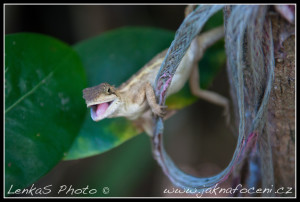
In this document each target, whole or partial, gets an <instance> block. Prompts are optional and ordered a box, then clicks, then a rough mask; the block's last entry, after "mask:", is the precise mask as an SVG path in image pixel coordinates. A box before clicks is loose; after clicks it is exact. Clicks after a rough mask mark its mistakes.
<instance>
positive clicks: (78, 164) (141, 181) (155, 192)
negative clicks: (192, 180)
mask: <svg viewBox="0 0 300 202" xmlns="http://www.w3.org/2000/svg"><path fill="white" fill-rule="evenodd" d="M184 8H185V5H143V6H141V5H5V7H4V12H5V34H11V33H16V32H37V33H42V34H46V35H50V36H53V37H55V38H58V39H60V40H62V41H64V42H66V43H68V44H70V45H73V44H75V43H77V42H80V41H81V40H85V39H88V38H90V37H94V36H97V35H100V34H101V33H103V32H105V31H109V30H112V29H116V28H119V27H123V26H152V27H158V28H164V29H169V30H173V31H174V32H175V31H176V30H177V28H178V27H179V25H180V24H181V22H182V20H183V18H184ZM228 89H229V86H228V82H227V76H226V69H225V67H224V68H223V69H222V71H220V73H219V74H218V76H217V77H216V78H215V80H214V82H213V83H212V84H211V86H210V87H209V90H212V91H216V92H219V93H220V94H222V95H224V96H226V97H229V93H228ZM222 112H223V109H222V108H221V107H218V106H215V105H213V104H211V103H208V102H206V101H203V100H199V101H197V102H196V103H195V104H193V105H191V106H189V107H187V108H185V109H183V110H181V111H180V112H178V113H177V114H176V115H175V116H174V117H172V118H171V119H170V120H168V121H167V122H166V125H165V134H166V136H167V137H166V138H165V145H166V149H167V151H168V153H169V154H170V156H171V157H172V158H173V160H174V161H175V163H177V164H178V165H179V167H180V168H182V169H183V170H184V171H186V172H188V173H191V174H194V175H196V176H209V175H214V174H217V173H218V172H219V171H221V169H224V168H225V167H226V166H227V164H228V163H229V161H230V159H231V157H232V155H233V151H234V149H235V144H236V139H235V137H234V135H233V134H232V132H231V131H230V129H229V128H228V127H227V126H226V125H225V123H224V117H223V116H222ZM223 184H224V185H223V186H229V184H228V182H227V183H223ZM46 185H52V192H51V193H50V194H48V195H47V196H57V190H58V189H59V186H61V185H68V188H69V187H70V186H72V187H73V188H75V189H77V188H84V187H86V186H87V185H88V186H89V189H92V188H94V189H97V190H98V192H97V194H95V195H93V196H107V197H112V196H122V197H134V196H139V197H146V196H156V197H158V196H176V195H174V194H164V193H163V191H164V190H165V189H167V188H168V189H172V187H174V186H173V185H172V184H171V183H170V181H169V180H168V179H167V178H166V177H165V175H164V174H163V173H162V170H161V168H160V167H159V166H158V164H157V163H156V161H155V160H154V159H153V157H152V154H151V145H150V139H149V137H148V136H147V135H145V134H142V135H139V136H137V137H134V138H132V139H130V140H129V141H127V142H125V143H124V144H122V145H121V146H119V147H116V148H114V149H112V150H110V151H108V152H105V153H103V154H100V155H97V156H93V157H89V158H85V159H80V160H74V161H65V162H61V163H59V164H58V165H57V166H56V167H55V168H54V169H53V170H52V171H51V172H49V173H48V174H47V175H46V176H44V177H42V178H41V179H40V180H39V181H38V182H36V183H35V186H36V187H43V186H46ZM104 187H109V189H110V190H109V193H108V194H106V195H104V194H103V193H102V189H103V188H104ZM59 196H61V195H59ZM68 196H71V195H70V194H69V195H68ZM72 196H76V195H72ZM177 196H183V195H177Z"/></svg>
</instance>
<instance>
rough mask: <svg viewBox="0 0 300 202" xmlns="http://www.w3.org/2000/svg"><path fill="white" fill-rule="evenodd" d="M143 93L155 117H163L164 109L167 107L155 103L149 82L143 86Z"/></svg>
mask: <svg viewBox="0 0 300 202" xmlns="http://www.w3.org/2000/svg"><path fill="white" fill-rule="evenodd" d="M145 92H146V98H147V101H148V104H149V106H150V108H151V110H152V112H153V113H154V114H155V115H157V116H160V117H164V115H165V114H166V111H165V108H167V106H161V105H159V104H157V103H156V98H155V93H154V90H153V87H152V86H151V84H150V83H149V82H147V83H146V84H145Z"/></svg>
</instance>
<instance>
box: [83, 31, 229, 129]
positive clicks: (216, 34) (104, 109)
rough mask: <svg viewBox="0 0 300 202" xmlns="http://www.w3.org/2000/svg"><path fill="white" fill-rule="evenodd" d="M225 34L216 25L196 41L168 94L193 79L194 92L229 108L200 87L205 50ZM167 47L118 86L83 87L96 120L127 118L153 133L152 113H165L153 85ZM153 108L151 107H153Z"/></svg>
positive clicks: (179, 68)
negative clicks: (201, 63) (201, 64)
mask: <svg viewBox="0 0 300 202" xmlns="http://www.w3.org/2000/svg"><path fill="white" fill-rule="evenodd" d="M223 35H224V29H223V27H219V28H215V29H213V30H211V31H209V32H207V33H204V34H202V35H200V36H198V37H196V39H194V40H193V42H192V44H191V46H190V47H189V49H188V51H187V53H186V54H185V56H184V57H183V58H182V60H181V62H180V64H179V66H178V68H177V70H176V72H175V75H174V77H173V79H172V81H171V84H170V87H169V89H168V91H167V96H169V95H171V94H174V93H176V92H178V91H179V90H180V89H181V88H182V87H183V86H184V84H185V83H186V82H187V80H188V79H189V78H190V86H191V91H192V93H193V94H194V95H196V96H198V97H201V98H204V99H206V100H208V101H211V102H214V103H215V104H219V105H221V106H224V107H225V109H226V110H228V100H227V99H226V98H224V97H222V96H220V95H218V94H216V93H214V92H210V91H206V90H202V89H200V87H199V73H198V61H199V60H200V59H201V58H202V55H203V52H204V50H205V49H206V48H207V47H209V46H210V45H212V44H213V43H214V42H216V41H217V40H219V39H220V38H221V37H222V36H223ZM166 53H167V50H164V51H162V52H161V53H159V54H158V55H156V56H155V57H154V58H153V59H152V60H151V61H150V62H148V63H147V64H146V65H145V66H144V67H143V68H142V69H140V70H139V71H138V72H137V73H136V74H135V75H133V76H131V78H130V79H129V80H128V81H126V82H125V83H123V84H122V85H121V86H120V87H118V88H115V87H114V86H111V85H110V84H108V83H101V84H99V85H97V86H94V87H91V88H86V89H84V90H83V98H84V99H85V100H86V104H87V107H91V117H92V119H93V120H94V121H100V120H102V119H104V118H113V117H126V118H128V119H130V120H134V121H135V123H136V124H137V125H138V126H140V128H142V130H144V131H146V132H147V133H148V134H149V135H151V134H152V114H151V112H152V113H153V114H155V115H158V116H164V115H165V110H164V109H165V106H160V105H158V104H157V102H156V98H155V94H154V90H153V86H154V82H155V79H156V75H157V73H158V71H159V69H160V66H161V64H162V62H163V60H164V57H165V55H166ZM149 109H150V110H149Z"/></svg>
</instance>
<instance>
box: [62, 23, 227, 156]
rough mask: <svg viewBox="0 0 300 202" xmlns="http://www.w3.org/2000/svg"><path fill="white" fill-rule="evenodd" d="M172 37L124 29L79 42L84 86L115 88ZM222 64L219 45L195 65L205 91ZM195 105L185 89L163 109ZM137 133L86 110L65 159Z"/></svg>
mask: <svg viewBox="0 0 300 202" xmlns="http://www.w3.org/2000/svg"><path fill="white" fill-rule="evenodd" d="M174 34H175V33H173V32H170V31H166V30H162V29H155V28H135V27H126V28H121V29H117V30H114V31H110V32H107V33H105V34H103V35H100V36H98V37H95V38H92V39H88V40H86V41H83V42H80V43H79V44H76V45H75V46H74V48H75V50H76V51H77V52H78V53H79V55H80V57H81V59H82V62H83V64H84V66H85V68H86V71H87V75H88V86H94V85H98V84H99V83H102V82H108V83H110V84H113V85H116V86H119V85H120V84H121V83H123V82H124V81H126V80H127V79H128V78H129V77H130V76H132V75H133V74H134V73H135V72H137V71H138V70H139V69H140V68H141V67H142V66H143V65H145V64H146V63H147V62H148V61H149V60H151V59H152V57H154V56H155V55H156V54H157V53H159V52H161V51H162V50H164V49H165V48H168V47H169V46H170V44H171V42H172V40H173V37H174ZM219 56H221V57H219ZM224 61H225V53H224V43H223V42H220V43H218V44H216V45H215V46H213V47H212V48H211V49H209V50H208V54H206V57H205V58H204V59H203V60H202V61H201V62H200V63H199V64H200V65H201V67H202V68H206V69H205V70H204V71H203V72H204V73H203V75H202V74H201V86H204V87H205V86H207V84H208V82H211V80H212V78H213V77H214V76H215V74H216V73H217V71H218V69H219V68H220V66H221V65H223V64H224ZM209 63H210V64H209ZM211 64H213V66H211ZM208 67H209V68H208ZM201 73H202V72H201ZM203 76H204V77H203ZM195 101H196V98H195V97H194V96H192V95H191V93H190V91H189V88H188V86H187V85H186V86H185V87H184V88H183V89H182V90H181V91H180V92H178V93H177V94H175V95H172V96H170V98H169V99H168V100H167V105H168V107H169V108H170V109H180V108H183V107H185V106H188V105H190V104H192V103H193V102H195ZM138 133H139V132H138V131H137V130H136V128H135V127H134V126H133V124H132V123H131V122H130V121H128V120H126V119H125V118H114V119H104V120H102V121H100V122H93V121H92V119H91V117H90V113H89V110H88V111H87V114H86V117H85V122H84V124H83V127H82V129H81V131H80V133H79V135H78V137H77V138H76V140H75V142H74V144H73V146H72V148H71V149H70V151H69V153H68V155H67V156H66V157H65V159H66V160H71V159H78V158H83V157H88V156H91V155H96V154H99V153H102V152H105V151H107V150H109V149H111V148H113V147H115V146H117V145H119V144H121V143H123V142H124V141H126V140H128V139H129V138H131V137H134V136H135V135H137V134H138Z"/></svg>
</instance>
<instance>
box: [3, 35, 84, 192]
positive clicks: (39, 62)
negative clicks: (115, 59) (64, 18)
mask: <svg viewBox="0 0 300 202" xmlns="http://www.w3.org/2000/svg"><path fill="white" fill-rule="evenodd" d="M84 87H86V75H85V72H84V69H83V66H82V63H81V61H80V58H79V57H78V55H77V53H76V52H75V51H74V50H72V48H70V47H69V46H68V45H66V44H64V43H62V42H60V41H58V40H57V39H54V38H51V37H48V36H44V35H40V34H31V33H20V34H12V35H7V36H6V37H5V187H6V192H5V193H6V194H7V191H8V190H9V188H10V187H11V186H13V188H12V190H11V191H14V190H16V189H22V188H24V187H26V186H29V185H30V184H32V183H34V182H35V181H36V180H38V179H39V178H40V177H41V176H43V175H45V174H46V173H47V172H48V171H49V170H51V169H52V168H53V167H54V166H55V165H56V164H57V163H58V162H59V161H60V160H61V159H62V158H63V156H64V155H65V154H66V152H67V151H68V150H69V148H70V146H71V144H72V142H73V140H74V138H75V136H76V135H77V134H78V132H79V129H80V126H81V124H82V122H83V119H84V115H85V103H84V101H83V100H82V99H81V97H82V94H81V91H82V89H83V88H84Z"/></svg>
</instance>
